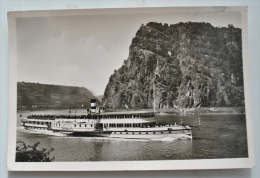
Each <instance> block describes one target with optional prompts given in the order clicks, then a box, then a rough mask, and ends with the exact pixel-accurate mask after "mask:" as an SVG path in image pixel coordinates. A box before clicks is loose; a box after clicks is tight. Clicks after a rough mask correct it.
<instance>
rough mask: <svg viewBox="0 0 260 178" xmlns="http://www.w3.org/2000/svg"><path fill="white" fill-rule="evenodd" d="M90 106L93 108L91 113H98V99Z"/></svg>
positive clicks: (93, 100)
mask: <svg viewBox="0 0 260 178" xmlns="http://www.w3.org/2000/svg"><path fill="white" fill-rule="evenodd" d="M90 106H91V112H92V113H95V112H97V100H96V99H91V100H90Z"/></svg>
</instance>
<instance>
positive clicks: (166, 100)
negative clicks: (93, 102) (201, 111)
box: [103, 22, 244, 108]
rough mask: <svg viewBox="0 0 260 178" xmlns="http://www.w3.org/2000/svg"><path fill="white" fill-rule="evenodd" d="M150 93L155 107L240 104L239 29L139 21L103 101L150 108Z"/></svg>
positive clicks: (106, 104) (242, 94) (116, 105)
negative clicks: (127, 53)
mask: <svg viewBox="0 0 260 178" xmlns="http://www.w3.org/2000/svg"><path fill="white" fill-rule="evenodd" d="M153 82H154V84H155V90H154V89H153ZM154 92H155V93H154ZM154 95H155V103H156V107H157V108H174V107H175V108H178V107H180V108H192V107H200V106H202V107H231V106H232V107H234V106H244V89H243V66H242V42H241V29H239V28H235V27H234V26H233V25H229V26H228V27H213V26H212V25H211V24H209V23H192V22H188V23H179V24H173V25H168V24H161V23H155V22H150V23H148V24H147V25H142V26H141V27H140V29H139V30H138V31H137V33H136V36H135V37H134V38H133V40H132V44H131V45H130V49H129V57H128V59H127V60H125V61H124V63H123V65H122V67H121V68H119V69H118V70H115V71H114V73H113V74H112V75H111V76H110V79H109V82H108V84H107V86H106V89H105V92H104V98H103V105H104V106H105V107H107V108H152V107H153V101H154Z"/></svg>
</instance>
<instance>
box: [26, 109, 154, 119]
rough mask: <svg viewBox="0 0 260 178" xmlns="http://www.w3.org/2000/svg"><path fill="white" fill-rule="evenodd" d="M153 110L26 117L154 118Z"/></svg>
mask: <svg viewBox="0 0 260 178" xmlns="http://www.w3.org/2000/svg"><path fill="white" fill-rule="evenodd" d="M154 116H155V114H154V113H153V112H147V111H127V112H107V113H100V114H94V115H90V114H88V115H60V114H53V115H29V116H28V117H27V119H37V120H55V119H130V118H154Z"/></svg>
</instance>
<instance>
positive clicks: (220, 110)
mask: <svg viewBox="0 0 260 178" xmlns="http://www.w3.org/2000/svg"><path fill="white" fill-rule="evenodd" d="M64 110H68V111H77V110H81V111H85V110H86V109H82V108H73V109H45V110H42V109H41V110H18V111H17V113H28V112H38V111H39V112H40V111H43V112H46V111H52V112H55V111H64ZM122 111H150V112H153V109H107V110H106V112H122ZM155 111H156V113H158V114H160V115H166V114H174V115H197V114H245V108H244V107H214V108H213V107H211V108H184V109H180V108H158V109H156V110H155ZM71 114H74V112H72V113H71Z"/></svg>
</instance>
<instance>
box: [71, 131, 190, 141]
mask: <svg viewBox="0 0 260 178" xmlns="http://www.w3.org/2000/svg"><path fill="white" fill-rule="evenodd" d="M73 135H75V136H86V137H109V138H127V139H162V138H176V139H182V138H185V139H192V134H191V130H176V131H155V132H154V131H148V132H146V131H138V132H136V131H135V132H112V131H104V132H102V131H99V132H98V131H96V132H74V133H73Z"/></svg>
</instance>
